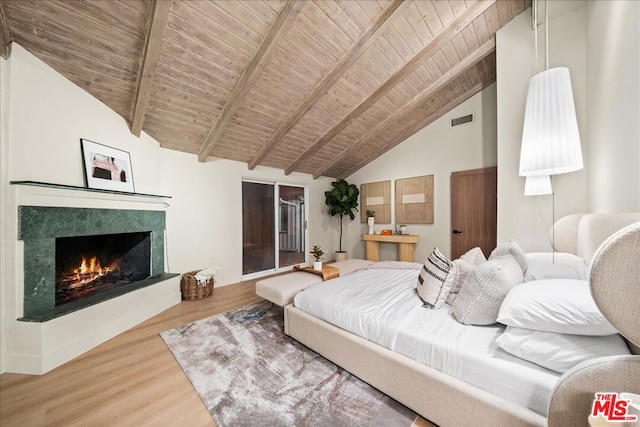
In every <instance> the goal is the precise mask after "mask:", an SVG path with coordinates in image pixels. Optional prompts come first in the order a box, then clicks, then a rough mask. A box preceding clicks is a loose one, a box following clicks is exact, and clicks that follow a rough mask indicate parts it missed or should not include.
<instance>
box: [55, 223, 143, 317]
mask: <svg viewBox="0 0 640 427" xmlns="http://www.w3.org/2000/svg"><path fill="white" fill-rule="evenodd" d="M55 242H56V243H55V246H56V252H55V253H56V256H55V262H56V300H55V305H56V307H57V306H59V305H62V304H65V303H68V302H71V301H75V300H78V299H81V298H84V297H87V296H89V295H95V294H98V293H103V292H106V291H109V290H111V289H114V288H116V287H118V286H123V285H127V284H130V283H135V282H137V281H140V280H144V279H146V278H148V277H149V276H150V275H151V233H150V232H140V233H121V234H105V235H94V236H81V237H61V238H56V241H55Z"/></svg>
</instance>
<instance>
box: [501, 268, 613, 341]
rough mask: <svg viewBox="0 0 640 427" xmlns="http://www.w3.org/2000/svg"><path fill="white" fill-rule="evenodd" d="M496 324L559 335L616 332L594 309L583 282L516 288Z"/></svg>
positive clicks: (539, 283)
mask: <svg viewBox="0 0 640 427" xmlns="http://www.w3.org/2000/svg"><path fill="white" fill-rule="evenodd" d="M498 322H500V323H503V324H505V325H509V326H517V327H520V328H527V329H535V330H539V331H546V332H557V333H559V334H575V335H612V334H615V333H617V332H618V331H617V330H616V329H615V328H614V327H613V326H612V325H611V323H609V321H608V320H607V319H606V318H605V317H604V316H603V315H602V313H601V312H600V310H599V309H598V307H597V306H596V303H595V302H594V301H593V298H592V297H591V292H590V290H589V285H588V283H587V282H586V281H585V280H572V279H549V280H538V281H535V282H526V283H523V284H521V285H518V286H516V287H514V288H513V289H511V290H510V291H509V294H508V295H507V297H506V298H505V299H504V302H503V303H502V307H500V313H499V315H498Z"/></svg>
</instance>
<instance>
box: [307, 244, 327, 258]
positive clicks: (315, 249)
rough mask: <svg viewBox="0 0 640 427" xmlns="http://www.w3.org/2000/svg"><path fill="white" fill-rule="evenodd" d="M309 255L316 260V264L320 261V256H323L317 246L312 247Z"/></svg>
mask: <svg viewBox="0 0 640 427" xmlns="http://www.w3.org/2000/svg"><path fill="white" fill-rule="evenodd" d="M309 253H310V254H311V255H313V256H314V258H315V259H316V262H317V261H320V260H321V259H322V255H324V251H323V250H322V248H321V247H320V246H318V245H313V248H311V250H310V251H309Z"/></svg>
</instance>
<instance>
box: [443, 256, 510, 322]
mask: <svg viewBox="0 0 640 427" xmlns="http://www.w3.org/2000/svg"><path fill="white" fill-rule="evenodd" d="M518 283H522V270H521V269H520V266H519V265H518V263H517V262H516V260H515V259H514V258H513V257H512V256H510V255H509V256H504V257H499V258H494V259H492V260H489V261H487V262H485V263H484V264H482V265H480V266H478V267H476V268H475V269H474V270H473V271H472V272H471V273H470V274H469V276H468V277H467V280H465V282H464V283H463V284H462V289H460V294H459V295H458V297H457V298H456V300H455V301H454V302H453V314H454V316H455V317H456V319H457V320H458V322H460V323H463V324H465V325H493V324H494V323H496V319H497V318H498V311H499V310H500V305H501V304H502V301H503V300H504V298H505V296H506V295H507V293H508V292H509V289H511V288H512V287H513V286H515V285H517V284H518Z"/></svg>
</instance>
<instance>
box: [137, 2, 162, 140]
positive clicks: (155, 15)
mask: <svg viewBox="0 0 640 427" xmlns="http://www.w3.org/2000/svg"><path fill="white" fill-rule="evenodd" d="M171 1H172V0H153V1H152V2H151V5H150V7H151V10H150V13H149V16H148V18H147V25H146V29H147V31H146V35H145V45H144V49H143V51H142V65H141V67H140V70H141V71H140V73H139V74H138V87H137V88H136V101H135V103H134V104H133V114H132V117H131V133H132V134H134V135H135V136H140V132H141V131H142V125H143V124H144V117H145V115H146V114H147V107H148V106H149V99H150V98H151V85H152V83H153V75H154V73H155V71H156V64H157V63H158V58H159V57H160V47H161V46H162V39H163V38H164V32H165V29H166V28H167V20H168V19H169V10H171Z"/></svg>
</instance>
